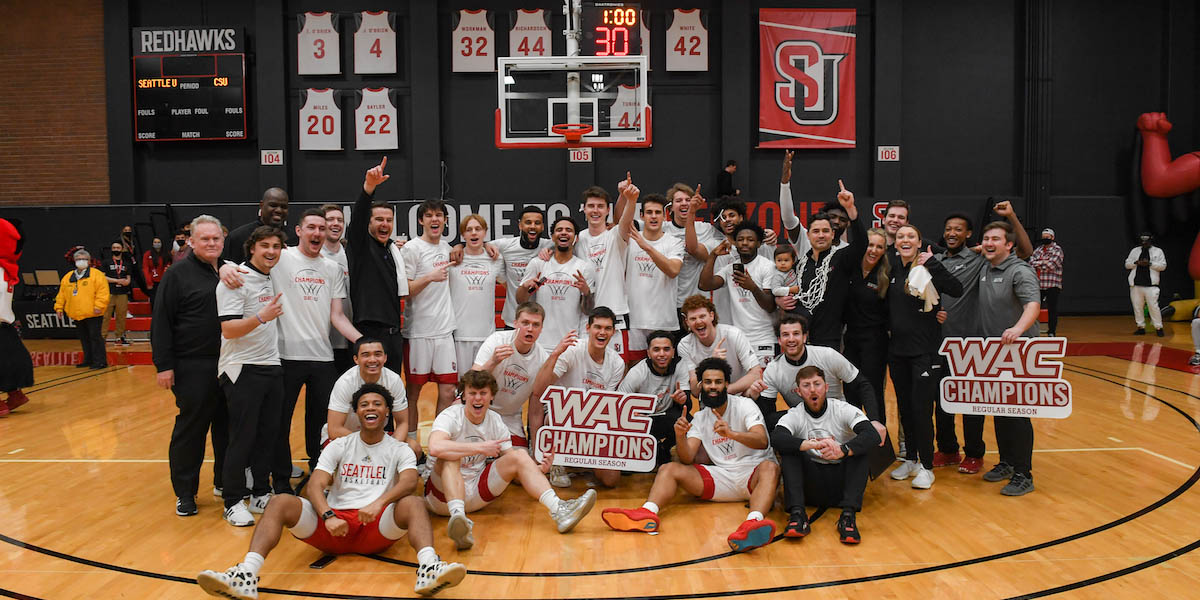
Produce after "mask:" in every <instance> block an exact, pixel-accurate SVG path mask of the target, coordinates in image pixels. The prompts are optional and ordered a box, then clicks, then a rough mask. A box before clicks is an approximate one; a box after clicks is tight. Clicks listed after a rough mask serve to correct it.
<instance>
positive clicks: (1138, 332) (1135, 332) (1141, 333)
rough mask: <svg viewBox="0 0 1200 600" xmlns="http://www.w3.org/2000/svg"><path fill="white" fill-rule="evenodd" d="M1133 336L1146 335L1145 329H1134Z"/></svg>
mask: <svg viewBox="0 0 1200 600" xmlns="http://www.w3.org/2000/svg"><path fill="white" fill-rule="evenodd" d="M1133 335H1146V328H1145V327H1138V328H1137V329H1134V330H1133Z"/></svg>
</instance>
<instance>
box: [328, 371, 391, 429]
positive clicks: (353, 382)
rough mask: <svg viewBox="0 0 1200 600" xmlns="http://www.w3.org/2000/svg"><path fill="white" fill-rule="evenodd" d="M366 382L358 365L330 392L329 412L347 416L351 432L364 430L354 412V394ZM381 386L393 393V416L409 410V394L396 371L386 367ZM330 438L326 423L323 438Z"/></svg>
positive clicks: (380, 379) (380, 381) (344, 375)
mask: <svg viewBox="0 0 1200 600" xmlns="http://www.w3.org/2000/svg"><path fill="white" fill-rule="evenodd" d="M365 383H366V382H365V381H363V378H362V373H360V372H359V370H358V365H354V366H353V367H350V368H349V369H347V370H346V372H345V373H342V375H341V377H338V379H337V381H336V382H334V384H333V391H331V392H329V410H332V411H335V412H340V413H345V414H346V429H349V430H350V431H358V430H359V429H362V423H359V422H358V414H357V413H356V412H354V404H353V403H354V392H357V391H358V388H360V387H362V386H363V384H365ZM377 383H378V384H379V385H382V386H383V387H385V388H387V391H389V392H391V393H392V400H393V401H394V403H393V406H392V414H393V415H395V414H396V413H398V412H400V411H402V410H408V393H407V392H405V391H404V380H402V379H400V376H399V375H397V374H396V372H395V371H393V370H391V369H389V368H387V367H384V368H383V371H382V372H380V374H379V381H378V382H377ZM327 437H329V424H328V423H326V424H325V426H324V427H323V428H322V430H321V438H322V439H324V438H327Z"/></svg>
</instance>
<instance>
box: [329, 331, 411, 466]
mask: <svg viewBox="0 0 1200 600" xmlns="http://www.w3.org/2000/svg"><path fill="white" fill-rule="evenodd" d="M385 364H387V351H386V350H385V349H384V347H383V342H381V341H379V340H377V339H375V338H372V337H367V336H365V335H364V336H363V337H360V338H358V341H356V342H354V366H353V367H351V368H350V369H348V370H347V371H346V372H345V373H342V375H341V377H338V380H337V382H336V383H334V384H333V391H332V392H330V393H329V412H328V417H327V419H328V420H327V422H326V425H325V429H324V430H323V431H322V432H321V434H322V436H321V437H322V440H321V446H322V447H325V445H327V444H329V442H331V441H333V440H335V439H337V438H340V437H345V436H347V435H350V434H351V433H354V432H355V431H358V430H359V429H362V424H361V423H359V421H358V416H356V415H355V414H354V409H353V407H352V403H351V400H352V399H353V397H354V392H356V391H358V388H360V387H362V386H363V385H365V384H368V383H374V384H378V385H381V386H383V387H385V388H387V390H388V392H390V393H391V394H392V399H393V402H392V436H393V437H395V438H396V439H397V440H399V441H401V442H404V443H406V444H408V446H409V448H410V449H411V450H412V451H413V455H416V454H418V453H420V452H421V451H422V450H421V446H419V445H418V444H417V443H416V440H413V439H409V437H408V396H407V395H406V393H405V391H404V380H402V379H400V374H399V373H396V372H395V371H393V370H391V369H389V368H387V367H385V366H384V365H385Z"/></svg>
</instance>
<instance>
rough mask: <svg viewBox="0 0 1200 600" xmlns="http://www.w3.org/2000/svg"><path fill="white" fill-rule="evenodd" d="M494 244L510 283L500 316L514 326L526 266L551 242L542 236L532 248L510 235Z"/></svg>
mask: <svg viewBox="0 0 1200 600" xmlns="http://www.w3.org/2000/svg"><path fill="white" fill-rule="evenodd" d="M492 245H493V246H495V247H496V249H497V250H499V251H500V258H503V259H504V274H505V277H506V279H507V284H508V285H507V286H506V288H507V289H506V290H505V293H504V310H503V311H501V312H500V318H501V319H503V320H504V324H505V325H508V326H509V327H512V326H513V321H515V320H516V318H517V286H519V285H521V282H522V281H525V267H527V266H528V265H529V261H531V260H533V259H534V257H535V256H537V255H538V252H540V251H541V250H542V248H549V247H550V245H551V242H550V240H548V239H546V238H542V239H540V240H538V247H537V248H534V249H532V250H530V249H528V248H525V247H524V246H522V245H521V238H519V237H510V238H500V239H498V240H494V241H492ZM555 343H556V344H557V343H558V342H557V341H555Z"/></svg>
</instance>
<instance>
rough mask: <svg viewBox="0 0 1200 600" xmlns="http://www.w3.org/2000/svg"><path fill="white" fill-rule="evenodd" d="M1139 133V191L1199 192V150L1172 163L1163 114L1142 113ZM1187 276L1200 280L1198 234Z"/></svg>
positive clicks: (1158, 195) (1161, 195)
mask: <svg viewBox="0 0 1200 600" xmlns="http://www.w3.org/2000/svg"><path fill="white" fill-rule="evenodd" d="M1137 126H1138V129H1139V130H1140V131H1141V132H1142V189H1144V190H1145V191H1146V194H1147V195H1148V196H1154V197H1156V198H1170V197H1172V196H1179V195H1181V194H1188V193H1191V192H1193V191H1195V190H1197V189H1200V151H1197V152H1189V153H1187V154H1184V155H1183V156H1180V157H1179V158H1176V159H1175V160H1171V148H1170V146H1168V145H1167V132H1168V131H1171V122H1170V121H1168V120H1167V115H1166V113H1145V114H1143V115H1142V116H1140V117H1138V121H1137ZM1188 274H1189V275H1191V276H1192V279H1194V280H1200V234H1197V235H1196V241H1194V242H1192V253H1191V255H1190V256H1189V257H1188Z"/></svg>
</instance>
